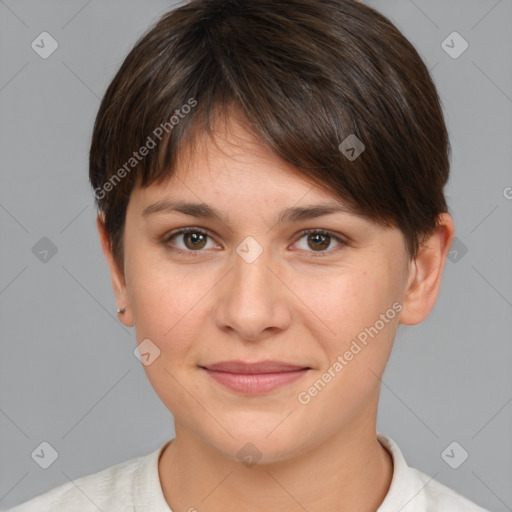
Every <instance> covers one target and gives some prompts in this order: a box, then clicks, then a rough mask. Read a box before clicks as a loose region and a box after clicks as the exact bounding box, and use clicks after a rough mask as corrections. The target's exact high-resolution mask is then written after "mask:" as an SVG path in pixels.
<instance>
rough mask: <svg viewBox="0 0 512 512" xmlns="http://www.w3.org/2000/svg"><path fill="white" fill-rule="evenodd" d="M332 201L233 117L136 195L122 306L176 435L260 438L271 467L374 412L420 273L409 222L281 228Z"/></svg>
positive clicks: (209, 440) (224, 443) (234, 440)
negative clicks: (414, 271)
mask: <svg viewBox="0 0 512 512" xmlns="http://www.w3.org/2000/svg"><path fill="white" fill-rule="evenodd" d="M165 201H168V202H172V203H174V205H170V204H168V205H167V207H166V208H163V203H162V202H165ZM178 201H179V202H182V203H201V204H203V205H207V206H208V210H206V209H204V208H203V210H200V209H198V208H195V209H193V208H188V210H187V209H183V208H182V209H181V210H182V211H176V210H173V209H172V206H174V207H176V204H175V203H176V202H178ZM155 204H156V205H159V206H154V205H155ZM326 205H328V206H332V205H334V206H343V203H342V202H341V201H340V200H339V198H336V196H334V195H333V194H331V193H329V191H327V190H323V189H321V188H320V187H319V186H318V185H316V186H315V185H313V184H312V183H309V182H307V181H305V180H304V179H303V178H302V177H300V176H299V175H298V173H297V172H296V171H294V169H293V168H292V167H290V166H289V165H288V164H286V163H284V162H283V161H282V160H280V159H279V158H278V157H276V156H275V155H274V154H273V153H272V152H271V151H270V150H269V149H267V148H266V147H265V146H263V145H262V144H261V143H260V142H258V140H257V139H255V138H254V137H253V136H252V135H250V134H249V133H248V132H247V131H245V129H244V127H243V124H242V123H238V122H236V120H235V118H233V119H231V124H230V127H229V128H224V129H223V130H220V129H219V130H218V131H217V137H216V144H213V143H212V141H210V140H206V139H204V141H203V144H202V145H201V146H200V147H198V149H197V151H195V152H194V153H193V155H192V157H191V158H189V159H183V161H181V162H179V165H178V170H177V174H176V175H175V176H173V177H172V179H170V180H168V181H167V182H165V183H163V184H159V185H152V186H150V187H148V188H144V189H141V188H136V189H135V190H134V191H133V193H132V196H131V198H130V201H129V205H128V209H127V214H126V224H125V239H124V254H125V269H124V272H125V273H124V276H123V278H124V279H125V282H123V283H124V284H122V285H121V286H123V287H124V289H123V293H125V296H124V298H122V299H121V298H120V299H119V304H120V305H123V304H125V305H127V312H126V313H125V315H123V317H122V318H123V321H125V322H126V323H127V325H134V326H135V330H136V337H137V343H141V342H143V341H144V340H146V341H144V343H145V344H146V345H142V346H144V347H145V348H146V350H145V352H149V353H150V355H149V356H146V357H147V358H148V361H151V362H150V364H147V365H145V366H144V369H145V371H146V373H147V376H148V378H149V380H150V382H151V384H152V386H153V387H154V389H155V391H156V393H157V394H158V396H159V397H160V399H161V400H162V401H163V403H164V404H165V405H166V406H167V407H168V409H169V410H170V411H171V412H172V414H173V416H174V418H175V422H176V433H177V436H178V435H179V432H180V431H181V432H187V433H188V434H190V435H192V436H193V437H194V438H195V439H199V440H201V442H202V443H204V444H205V445H207V446H208V447H210V448H211V449H214V450H216V451H218V452H220V453H222V454H224V455H226V456H228V457H230V458H233V459H235V458H236V457H237V453H238V452H239V450H240V449H241V448H242V447H243V446H244V445H245V443H246V442H252V443H253V444H254V445H255V446H256V447H257V449H258V450H259V452H260V453H261V456H262V458H263V460H262V461H267V462H272V461H278V460H284V459H286V458H287V457H291V456H292V455H294V454H299V453H300V452H304V451H305V450H308V449H311V448H312V447H314V446H315V445H318V444H319V443H321V442H322V441H323V440H325V439H327V438H329V437H330V436H333V435H334V434H335V433H337V432H343V431H349V430H351V429H355V428H357V427H358V426H360V425H362V424H368V421H371V420H372V419H373V418H374V417H375V415H376V408H377V402H378V394H379V383H380V381H379V378H378V377H380V376H381V375H382V373H383V371H384V368H385V366H386V363H387V360H388V357H389V355H390V351H391V348H392V343H393V340H394V337H395V332H396V329H397V327H398V324H399V321H400V316H401V315H402V314H404V313H403V311H401V310H402V309H403V301H404V299H405V296H406V290H407V286H408V284H410V278H411V273H410V272H409V270H410V268H411V267H410V263H409V260H408V259H407V256H406V252H405V245H404V239H403V235H402V233H401V232H400V231H399V230H398V229H395V228H389V229H382V228H380V227H378V226H377V225H375V224H373V223H371V222H370V221H368V220H366V219H363V218H361V217H358V216H356V215H354V214H351V213H347V212H344V211H338V212H334V213H327V214H325V213H324V214H323V215H320V216H312V217H309V218H308V216H307V215H303V216H302V217H295V218H290V217H288V218H286V219H284V220H282V222H278V219H279V217H280V215H281V214H282V213H283V212H284V211H286V210H287V209H293V208H301V209H306V210H305V211H307V208H310V207H311V206H326ZM179 209H180V208H178V210H179ZM212 211H213V212H215V214H216V216H215V215H213V216H212V215H207V213H208V212H210V213H211V212H212ZM317 213H318V211H317ZM200 214H201V215H200ZM217 216H218V217H219V218H217ZM184 230H187V232H185V231H184ZM305 230H313V231H312V232H310V233H304V231H305ZM123 300H124V302H123ZM148 340H149V341H148ZM226 362H228V363H229V364H226V365H224V366H223V365H219V363H226ZM233 362H237V363H239V364H235V363H233ZM269 362H272V363H270V364H269V365H268V366H265V365H263V366H260V367H250V366H247V365H244V364H243V363H247V364H248V363H269ZM240 363H241V364H240ZM215 365H217V366H215ZM262 372H263V373H262Z"/></svg>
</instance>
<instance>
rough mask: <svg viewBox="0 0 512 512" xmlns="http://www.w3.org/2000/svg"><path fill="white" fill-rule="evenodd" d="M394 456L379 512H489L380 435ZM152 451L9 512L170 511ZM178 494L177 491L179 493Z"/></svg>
mask: <svg viewBox="0 0 512 512" xmlns="http://www.w3.org/2000/svg"><path fill="white" fill-rule="evenodd" d="M377 439H378V440H379V442H380V443H381V444H382V445H383V446H384V447H385V448H386V449H387V450H388V451H389V453H390V454H391V456H392V458H393V465H394V468H393V478H392V480H391V485H390V487H389V490H388V493H387V495H386V497H385V498H384V501H383V502H382V503H381V505H380V507H379V508H378V509H377V511H376V512H398V511H400V512H489V511H487V510H485V509H483V508H481V507H479V506H478V505H476V504H475V503H473V502H472V501H470V500H469V499H467V498H465V497H463V496H462V495H460V494H458V493H457V492H455V491H453V490H452V489H450V488H449V487H446V486H445V485H443V484H441V483H440V482H437V481H436V480H433V479H432V478H431V477H430V476H428V475H426V474H424V473H422V472H421V471H418V470H417V469H414V468H411V467H409V466H408V465H407V463H406V461H405V459H404V457H403V455H402V452H401V451H400V449H399V448H398V445H397V444H396V443H395V442H394V441H393V440H392V439H390V438H389V437H387V436H385V435H383V434H381V433H379V432H377ZM169 442H170V441H167V442H166V443H164V444H163V445H162V446H160V448H158V449H157V450H155V451H154V452H152V453H150V454H148V455H143V456H140V457H135V458H132V459H130V460H127V461H125V462H121V463H119V464H116V465H114V466H110V467H109V468H106V469H104V470H102V471H99V472H97V473H93V474H90V475H86V476H82V477H79V478H77V479H75V480H74V483H73V482H67V483H65V484H62V485H60V486H58V487H55V488H53V489H51V490H49V491H47V492H45V493H43V494H40V495H38V496H36V497H34V498H32V499H30V500H28V501H25V502H24V503H22V504H21V505H18V506H16V507H14V508H12V509H10V510H9V511H7V512H98V509H99V510H101V511H103V512H172V510H171V508H170V507H169V505H168V504H167V502H166V501H165V498H164V494H163V491H162V487H161V485H160V479H159V474H158V459H159V456H160V454H161V453H162V451H163V449H164V448H165V446H166V445H167V444H168V443H169ZM177 492H179V491H177Z"/></svg>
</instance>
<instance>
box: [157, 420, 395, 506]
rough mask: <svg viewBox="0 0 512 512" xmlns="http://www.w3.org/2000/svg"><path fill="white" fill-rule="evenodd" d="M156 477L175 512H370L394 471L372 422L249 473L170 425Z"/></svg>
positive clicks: (388, 483)
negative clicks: (172, 434) (169, 436)
mask: <svg viewBox="0 0 512 512" xmlns="http://www.w3.org/2000/svg"><path fill="white" fill-rule="evenodd" d="M159 473H160V480H161V483H162V489H163V492H164V496H165V499H166V501H167V503H168V504H169V506H170V507H171V508H172V509H173V510H187V511H188V510H194V509H197V510H208V511H209V512H220V511H223V512H224V511H225V510H233V509H234V508H235V507H236V508H239V509H240V508H241V509H242V510H245V511H247V512H253V511H254V512H256V511H260V510H272V511H279V512H287V511H296V510H299V508H298V507H302V508H303V509H305V510H307V511H308V512H320V511H322V512H331V511H332V512H349V511H351V512H352V511H353V510H358V511H360V512H375V511H376V510H377V508H378V507H379V506H380V504H381V503H382V501H383V500H384V498H385V496H386V494H387V492H388V489H389V486H390V484H391V479H392V475H393V463H392V459H391V456H390V455H389V453H388V452H387V450H386V449H385V448H384V447H383V446H382V445H381V444H380V443H379V442H378V440H377V438H376V430H375V423H373V422H368V423H367V424H363V425H361V424H359V425H357V427H353V428H347V429H344V430H342V431H340V432H336V433H335V434H334V435H332V436H331V437H330V438H328V439H325V440H324V441H323V442H322V443H321V444H319V445H318V444H317V445H315V446H314V447H312V448H311V449H309V450H305V451H303V452H302V453H301V454H300V455H297V456H295V457H293V458H290V459H287V460H286V461H283V462H278V463H273V464H264V465H259V464H256V465H253V466H250V467H247V466H245V465H244V464H242V463H241V462H239V461H233V460H231V459H229V458H226V457H224V456H223V455H222V454H220V453H219V452H218V451H216V450H214V449H212V448H211V446H209V445H206V444H205V443H204V442H203V441H202V440H200V439H199V438H197V437H196V436H194V435H193V434H191V433H190V432H189V431H188V430H187V429H186V428H184V427H183V426H182V425H180V424H179V423H176V437H175V439H173V440H172V442H171V443H170V444H169V445H168V446H167V447H166V449H165V451H164V453H163V454H162V456H161V458H160V461H159Z"/></svg>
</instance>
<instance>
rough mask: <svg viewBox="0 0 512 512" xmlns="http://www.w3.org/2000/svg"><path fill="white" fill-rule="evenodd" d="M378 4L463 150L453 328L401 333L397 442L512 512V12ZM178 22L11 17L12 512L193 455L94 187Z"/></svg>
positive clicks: (20, 5) (4, 11) (6, 23)
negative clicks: (120, 109)
mask: <svg viewBox="0 0 512 512" xmlns="http://www.w3.org/2000/svg"><path fill="white" fill-rule="evenodd" d="M367 3H368V4H369V5H371V6H373V7H375V8H377V9H378V10H380V11H381V12H383V13H384V14H386V15H387V16H389V17H390V18H391V20H392V21H394V23H395V24H396V25H397V26H398V27H399V28H400V29H401V30H402V31H403V33H404V34H405V35H406V36H407V37H408V38H409V39H410V40H411V42H412V43H413V44H414V45H415V46H416V48H417V49H418V51H419V52H420V54H421V55H422V57H423V58H424V59H425V61H426V63H427V65H428V67H429V68H430V69H431V70H432V73H433V76H434V80H435V82H436V85H437V86H438V89H439V92H440V95H441V98H442V102H443V107H444V110H445V114H446V121H447V123H448V129H449V132H450V136H451V143H452V146H453V157H452V174H451V178H450V182H449V184H448V186H447V189H446V193H447V198H448V202H449V205H450V209H451V212H452V213H453V216H454V220H455V224H456V234H457V241H456V242H455V245H454V249H455V250H456V252H452V254H451V255H450V261H447V264H446V266H445V271H444V279H443V284H442V287H441V293H440V297H439V299H438V302H437V304H436V306H435V308H434V310H433V311H432V313H431V314H430V316H429V317H428V318H427V320H426V321H425V322H423V323H422V324H420V325H417V326H400V328H399V332H398V335H397V339H396V344H395V348H394V351H393V354H392V356H391V360H390V363H389V366H388V368H387V370H386V372H385V374H384V378H383V383H382V397H381V404H380V410H379V420H378V430H379V431H381V432H383V433H385V434H387V435H389V436H390V437H392V438H393V439H394V440H395V441H396V442H397V443H398V445H399V446H400V447H401V449H402V451H403V453H404V455H405V457H406V459H407V461H408V463H409V465H411V466H413V467H416V468H418V469H420V470H421V471H424V472H426V473H428V474H430V475H431V476H434V477H435V478H436V479H437V480H439V481H441V482H443V483H444V484H446V485H448V486H449V487H452V488H453V489H455V490H457V491H458V492H460V493H462V494H464V495H466V496H467V497H469V498H470V499H472V500H474V501H476V502H477V503H479V504H480V505H482V506H484V507H486V508H489V509H491V510H493V511H505V510H512V486H511V482H512V435H511V434H512V372H511V371H510V366H511V362H512V343H511V337H512V336H511V332H512V315H511V313H512V309H511V308H512V270H511V262H512V229H511V227H512V226H511V224H512V223H511V219H512V199H507V196H508V197H509V198H510V197H512V189H507V187H512V172H511V169H512V144H511V135H512V116H511V111H512V58H511V57H512V44H511V35H510V34H511V32H510V24H511V21H512V1H511V0H500V1H498V0H472V1H469V0H458V1H454V0H451V1H447V0H435V1H433V0H428V1H427V0H421V1H420V0H414V1H413V0H396V1H389V0H387V1H385V0H379V1H368V2H367ZM173 5H174V3H173V2H171V1H164V0H158V1H157V0H152V1H145V2H143V1H141V0H139V1H135V0H131V1H123V2H121V1H112V0H109V1H100V0H91V1H86V0H79V1H78V0H76V1H70V0H68V1H56V0H54V1H50V0H45V1H41V0H31V1H28V0H25V1H21V0H18V1H15V0H4V1H0V155H1V158H0V180H1V181H0V229H1V240H2V243H1V244H0V258H1V265H0V315H1V318H0V334H1V345H0V349H1V357H0V461H1V467H0V507H1V508H9V507H11V506H13V505H15V504H17V503H19V502H21V501H24V500H26V499H28V498H30V497H32V496H34V495H36V494H39V493H42V492H44V491H46V490H48V489H50V488H52V487H55V486H56V485H59V484H62V483H65V482H67V481H69V480H72V479H74V478H76V477H79V476H82V475H85V474H89V473H93V472H96V471H99V470H100V469H103V468H105V467H107V466H110V465H113V464H116V463H118V462H121V461H123V460H127V459H128V458H131V457H135V456H138V455H142V454H146V453H149V452H150V451H152V450H154V449H156V448H157V447H158V446H160V445H161V444H162V443H163V442H164V441H166V440H167V439H170V438H171V437H173V436H174V431H173V427H172V416H171V414H170V412H169V411H168V410H167V409H166V408H165V406H164V405H163V404H162V403H161V402H160V400H159V399H158V397H157V396H156V394H155V393H154V391H153V390H152V388H151V386H150V384H149V382H148V381H147V378H146V376H145V373H144V371H143V368H142V366H141V364H140V362H139V361H138V359H136V358H135V356H134V355H133V350H134V348H135V336H134V331H133V330H132V329H129V328H125V327H124V326H123V325H122V324H120V323H119V322H118V321H117V319H116V311H115V307H116V304H115V300H114V295H113V292H112V290H111V284H110V277H109V274H108V269H107V265H106V262H105V261H104V258H103V254H102V252H101V247H100V243H99V239H98V236H97V233H96V228H95V224H94V213H95V211H94V204H93V196H92V191H91V190H90V189H89V185H88V181H87V152H88V147H89V142H90V136H91V131H92V125H93V121H94V118H95V115H96V112H97V109H98V107H99V102H100V98H101V96H102V94H103V93H104V91H105V89H106V87H107V85H108V83H109V81H110V80H111V79H112V78H113V75H114V73H115V71H116V70H117V68H118V67H119V65H120V64H121V62H122V59H123V58H124V56H125V55H126V53H127V52H128V51H129V49H130V48H131V47H132V45H133V44H134V42H135V41H136V39H137V38H138V37H139V36H140V35H141V34H142V33H143V32H144V31H145V30H146V28H147V27H148V25H149V24H150V23H152V22H153V21H155V20H156V19H157V18H158V17H159V16H160V15H161V14H163V13H164V12H166V11H167V10H169V9H170V8H172V7H173ZM43 31H47V32H49V33H50V34H51V35H52V36H53V37H54V38H55V39H56V40H57V42H58V44H59V47H58V49H57V50H56V51H55V53H53V54H52V55H51V56H50V57H49V58H47V59H42V58H41V57H40V56H39V55H38V54H37V53H36V52H35V51H34V50H33V49H32V48H31V42H32V41H33V40H34V39H35V38H36V37H37V36H38V35H39V34H40V33H41V32H43ZM453 31H457V32H459V33H460V34H461V35H462V37H463V38H464V39H465V40H466V41H467V42H468V43H469V47H468V49H467V50H466V51H465V52H464V53H463V54H462V55H461V56H460V57H458V58H456V59H454V58H452V57H451V56H450V55H448V54H447V53H446V51H445V50H444V49H443V47H442V46H441V43H442V41H443V40H445V39H446V37H447V36H448V35H449V34H451V33H452V32H453ZM458 44H459V43H457V44H456V48H457V45H458ZM507 191H508V192H509V193H507ZM42 237H47V238H49V239H50V240H51V241H52V242H53V244H55V246H56V247H57V249H58V250H57V253H56V254H55V255H54V256H53V257H50V256H51V253H50V254H49V255H48V257H47V260H48V261H46V262H43V261H40V259H38V258H37V257H36V255H35V254H34V253H33V251H32V248H33V246H34V245H35V244H36V243H37V242H38V241H39V240H40V239H41V238H42ZM466 249H467V252H464V251H465V250H466ZM43 441H46V442H48V443H50V444H51V445H52V446H53V447H54V448H55V449H56V450H57V452H58V455H59V456H58V459H57V460H56V461H55V463H54V464H52V465H51V466H50V467H49V468H48V469H42V468H41V467H39V465H37V464H36V463H35V462H34V460H33V459H32V457H31V453H32V452H33V451H34V450H35V449H36V448H37V447H38V446H39V445H40V443H41V442H43ZM452 441H457V442H458V443H459V444H460V445H461V446H462V447H463V448H464V449H465V450H467V452H468V453H469V457H468V459H467V460H466V461H465V462H464V463H463V464H462V465H460V467H458V469H452V468H451V467H450V466H449V465H448V464H447V463H446V462H445V461H444V460H443V458H442V457H441V453H442V452H443V450H444V449H445V448H446V447H447V446H448V445H449V444H450V443H451V442H452ZM460 450H461V449H460V448H456V450H455V451H454V454H455V459H457V457H460V454H461V453H462V452H461V451H460Z"/></svg>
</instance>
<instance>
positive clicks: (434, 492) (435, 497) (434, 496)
mask: <svg viewBox="0 0 512 512" xmlns="http://www.w3.org/2000/svg"><path fill="white" fill-rule="evenodd" d="M377 438H378V440H379V441H380V443H381V444H382V445H383V446H384V447H385V448H386V449H387V450H388V452H389V453H390V455H391V457H392V459H393V477H392V480H391V485H390V487H389V490H388V493H387V495H386V497H385V499H384V501H383V502H382V504H381V506H380V507H379V509H378V512H396V511H397V510H401V511H402V512H428V511H433V510H435V511H436V512H489V511H487V510H485V509H483V508H482V507H480V506H478V505H477V504H476V503H473V502H472V501H471V500H469V499H468V498H466V497H464V496H462V495H461V494H459V493H458V492H456V491H454V490H453V489H450V488H449V487H447V486H446V485H444V484H442V483H441V482H439V481H438V480H435V479H434V478H433V477H431V476H429V475H427V474H426V473H423V472H421V471H419V470H418V469H416V468H413V467H410V466H409V465H408V464H407V462H406V460H405V458H404V456H403V454H402V452H401V450H400V448H399V447H398V445H397V443H396V442H395V441H393V439H391V438H390V437H388V436H385V435H384V434H381V433H377Z"/></svg>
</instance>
